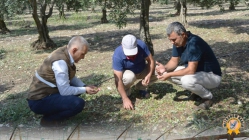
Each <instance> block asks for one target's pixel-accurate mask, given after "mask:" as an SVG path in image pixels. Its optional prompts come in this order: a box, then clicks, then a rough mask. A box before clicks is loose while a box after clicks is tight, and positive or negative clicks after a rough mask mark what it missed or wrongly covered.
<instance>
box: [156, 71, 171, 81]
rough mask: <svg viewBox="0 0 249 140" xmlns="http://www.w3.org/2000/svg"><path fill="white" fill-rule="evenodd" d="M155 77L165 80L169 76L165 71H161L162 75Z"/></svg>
mask: <svg viewBox="0 0 249 140" xmlns="http://www.w3.org/2000/svg"><path fill="white" fill-rule="evenodd" d="M157 78H158V79H159V80H162V81H165V80H167V79H169V78H170V74H169V73H167V72H165V73H163V74H162V75H157Z"/></svg>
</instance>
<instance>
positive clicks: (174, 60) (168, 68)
mask: <svg viewBox="0 0 249 140" xmlns="http://www.w3.org/2000/svg"><path fill="white" fill-rule="evenodd" d="M179 59H180V58H179V57H171V59H170V60H169V61H168V63H167V64H166V65H163V64H161V63H159V62H156V65H157V66H156V72H157V73H158V75H162V74H163V73H164V72H172V71H174V70H175V69H176V68H177V66H178V62H179Z"/></svg>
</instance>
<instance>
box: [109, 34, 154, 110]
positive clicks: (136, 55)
mask: <svg viewBox="0 0 249 140" xmlns="http://www.w3.org/2000/svg"><path fill="white" fill-rule="evenodd" d="M146 62H147V63H146ZM112 68H113V70H114V77H115V84H116V88H117V90H118V92H119V94H120V95H121V97H122V100H123V107H124V108H125V109H128V110H130V109H134V107H133V105H132V102H131V100H130V99H129V98H128V96H129V95H130V94H131V86H132V85H133V84H134V83H135V81H136V80H137V79H141V80H140V81H139V82H138V83H137V84H136V85H135V87H136V89H138V90H139V92H140V94H141V95H142V96H143V97H145V98H148V97H150V95H149V93H148V92H147V87H148V85H149V84H151V83H153V82H155V81H156V80H157V77H156V76H155V75H154V72H155V62H154V59H153V57H152V55H151V53H150V51H149V49H148V46H147V45H146V44H145V43H144V42H143V41H142V40H139V39H137V38H136V37H135V36H133V35H130V34H129V35H126V36H124V37H123V39H122V43H121V45H120V46H118V47H117V48H116V49H115V51H114V54H113V57H112Z"/></svg>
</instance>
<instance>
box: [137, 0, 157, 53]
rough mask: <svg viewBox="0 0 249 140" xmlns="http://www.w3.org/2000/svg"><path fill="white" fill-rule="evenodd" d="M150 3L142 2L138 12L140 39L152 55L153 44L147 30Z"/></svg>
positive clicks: (148, 0)
mask: <svg viewBox="0 0 249 140" xmlns="http://www.w3.org/2000/svg"><path fill="white" fill-rule="evenodd" d="M150 4H151V1H150V0H142V2H141V12H140V30H139V34H140V38H141V39H142V40H143V41H144V42H145V43H146V44H147V46H148V47H149V50H150V52H151V54H152V55H154V49H153V44H152V41H151V37H150V30H149V8H150Z"/></svg>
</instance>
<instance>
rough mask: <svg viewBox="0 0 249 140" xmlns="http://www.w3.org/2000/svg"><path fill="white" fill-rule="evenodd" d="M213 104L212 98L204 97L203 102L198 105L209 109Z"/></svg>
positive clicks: (200, 107) (199, 107)
mask: <svg viewBox="0 0 249 140" xmlns="http://www.w3.org/2000/svg"><path fill="white" fill-rule="evenodd" d="M212 105H213V100H212V99H202V103H201V104H200V105H199V106H198V107H197V109H203V110H208V109H209V108H210V107H211V106H212Z"/></svg>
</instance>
